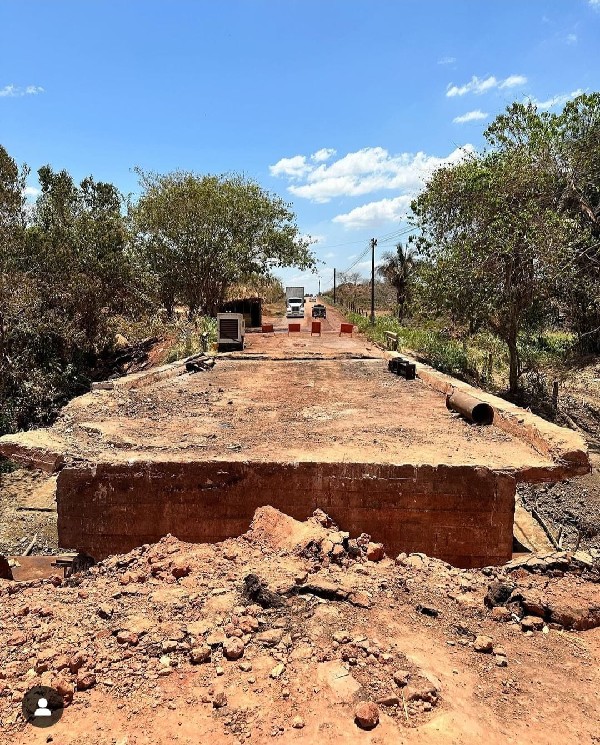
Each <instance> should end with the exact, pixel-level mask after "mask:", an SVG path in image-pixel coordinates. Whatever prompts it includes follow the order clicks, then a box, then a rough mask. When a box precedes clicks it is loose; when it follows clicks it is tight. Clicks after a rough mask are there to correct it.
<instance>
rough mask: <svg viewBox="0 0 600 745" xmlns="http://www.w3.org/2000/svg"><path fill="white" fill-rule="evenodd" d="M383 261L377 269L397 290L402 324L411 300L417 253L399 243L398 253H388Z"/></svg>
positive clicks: (399, 316)
mask: <svg viewBox="0 0 600 745" xmlns="http://www.w3.org/2000/svg"><path fill="white" fill-rule="evenodd" d="M382 259H383V261H382V263H381V264H380V265H379V266H378V267H377V273H378V274H379V276H380V277H383V279H385V280H387V281H388V282H389V283H390V284H391V285H392V287H393V288H394V289H395V290H396V305H397V309H398V321H399V322H400V323H402V321H403V319H404V315H405V313H406V309H407V306H408V304H409V302H410V299H411V292H412V285H413V269H414V266H415V263H416V253H415V251H414V250H413V249H412V248H411V247H409V246H406V247H405V246H403V245H402V243H398V244H397V246H396V251H395V252H392V251H386V252H385V253H384V254H383V256H382Z"/></svg>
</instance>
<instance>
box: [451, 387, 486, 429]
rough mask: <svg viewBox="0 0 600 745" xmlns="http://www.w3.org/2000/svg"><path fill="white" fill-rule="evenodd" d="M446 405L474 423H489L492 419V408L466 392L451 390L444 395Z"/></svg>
mask: <svg viewBox="0 0 600 745" xmlns="http://www.w3.org/2000/svg"><path fill="white" fill-rule="evenodd" d="M446 407H447V408H448V409H450V410H451V411H456V412H458V413H459V414H461V416H464V417H465V419H468V420H469V421H470V422H473V423H474V424H491V423H492V422H493V421H494V409H493V408H492V407H491V406H490V405H489V404H486V403H484V402H483V401H479V399H477V398H474V397H473V396H469V394H468V393H461V392H460V391H455V390H453V391H452V393H449V394H448V395H447V396H446Z"/></svg>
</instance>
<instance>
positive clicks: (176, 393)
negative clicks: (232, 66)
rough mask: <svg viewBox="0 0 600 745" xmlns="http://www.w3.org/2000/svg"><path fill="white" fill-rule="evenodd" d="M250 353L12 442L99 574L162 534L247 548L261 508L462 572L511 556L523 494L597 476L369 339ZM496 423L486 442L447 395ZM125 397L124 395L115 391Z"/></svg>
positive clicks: (139, 383) (280, 338) (156, 377)
mask: <svg viewBox="0 0 600 745" xmlns="http://www.w3.org/2000/svg"><path fill="white" fill-rule="evenodd" d="M272 320H273V321H274V325H275V333H274V334H272V335H267V334H260V333H250V334H248V335H247V337H246V341H247V344H246V349H245V350H244V352H236V353H231V354H226V355H219V356H218V357H217V361H216V364H215V366H214V368H213V369H212V370H210V371H206V372H197V373H193V374H188V373H186V372H185V366H184V365H182V364H181V363H174V364H173V365H171V366H168V367H165V368H163V369H161V370H160V371H152V372H151V373H149V374H148V373H142V374H139V375H138V376H133V377H132V378H131V379H128V378H123V379H121V380H118V381H115V383H114V384H113V385H108V386H106V387H107V388H108V389H107V390H101V389H100V390H95V391H93V392H91V393H89V394H86V395H84V396H81V397H79V398H77V399H75V400H73V401H71V403H70V404H68V405H67V406H66V407H65V408H64V410H63V412H62V414H61V416H60V418H59V419H58V421H57V422H56V423H55V424H54V426H53V427H51V428H49V429H46V430H35V431H32V432H27V433H22V434H19V435H13V436H6V437H4V438H0V453H2V454H3V455H4V456H6V457H10V458H13V459H14V460H16V461H18V462H21V463H23V464H25V465H30V466H33V467H41V468H43V469H45V470H47V471H58V472H59V473H58V480H57V508H58V531H59V544H60V545H61V546H63V547H66V548H74V549H77V550H83V551H85V552H86V553H89V554H91V555H92V556H93V557H94V558H96V559H101V558H104V557H106V556H107V555H110V554H115V553H122V552H126V551H129V550H130V549H132V548H134V547H135V546H138V545H141V544H145V543H151V542H154V541H156V540H158V539H159V538H160V537H161V536H163V535H166V534H167V533H172V534H174V535H176V536H177V537H178V538H180V539H181V540H184V541H190V542H207V541H208V542H214V541H220V540H223V539H225V538H227V537H233V536H237V535H240V534H242V533H244V532H245V531H246V530H247V528H248V526H249V523H250V521H251V519H252V516H253V514H254V511H255V510H256V508H257V507H260V506H263V505H272V506H273V507H276V508H277V509H279V510H281V511H283V512H285V513H287V514H289V515H291V516H293V517H295V518H297V519H305V518H307V517H308V516H309V515H310V514H311V513H312V512H313V510H314V509H315V508H317V507H319V508H321V509H323V510H324V511H325V512H327V513H328V514H330V515H331V517H332V518H333V519H334V520H335V521H336V522H337V523H338V524H339V525H340V527H341V528H342V529H343V530H347V531H350V532H352V533H353V534H355V533H361V532H365V533H369V534H372V535H374V536H376V537H377V540H381V541H382V542H383V543H384V545H385V547H386V549H387V551H388V552H389V553H398V552H400V551H406V552H413V551H422V552H424V553H427V554H429V555H432V556H436V557H439V558H442V559H444V560H446V561H448V562H450V563H452V564H455V565H457V566H462V567H475V566H485V565H490V564H495V563H502V562H505V561H507V560H508V559H510V558H511V554H512V546H513V516H514V503H515V502H514V497H515V487H516V483H517V482H518V481H556V480H559V479H564V478H568V477H569V476H572V475H577V474H581V473H585V472H587V471H588V470H589V462H588V458H587V453H586V448H585V444H584V442H583V441H582V439H581V438H580V437H579V435H578V434H576V433H574V432H571V431H570V430H565V429H562V428H559V427H556V426H554V425H552V424H549V423H548V422H545V421H543V420H541V419H539V418H537V417H535V416H533V415H532V414H530V413H528V412H526V411H524V410H522V409H518V408H517V407H514V406H512V405H510V404H508V403H506V402H504V401H501V400H500V399H497V398H494V397H493V396H489V395H486V394H483V393H482V392H477V391H473V389H470V388H469V386H466V385H465V384H462V383H459V382H458V381H455V380H452V379H451V378H448V377H446V376H444V375H441V374H440V373H437V372H435V371H433V370H431V368H428V367H427V366H423V365H417V374H418V378H417V379H416V380H413V381H407V380H404V379H403V378H399V377H397V376H394V375H391V374H390V373H389V372H388V370H387V359H386V354H387V353H384V352H382V351H381V350H380V349H378V348H377V347H375V346H374V345H372V344H370V343H368V342H366V341H365V339H364V338H361V337H358V338H357V337H356V336H354V337H352V338H351V337H349V336H342V337H340V336H339V335H338V330H339V326H340V322H341V320H342V319H341V317H340V316H339V314H338V313H337V312H336V311H334V310H333V309H328V318H327V319H326V320H325V321H324V322H323V324H322V334H321V336H311V335H310V321H311V319H310V305H308V304H307V310H306V316H305V320H304V322H303V324H302V330H301V332H300V333H296V334H289V335H288V333H287V321H286V319H284V318H279V319H272ZM453 385H455V386H457V387H459V388H462V389H468V390H469V391H470V392H471V393H474V395H478V396H479V397H480V398H482V399H484V400H485V401H487V402H488V403H491V404H492V405H493V406H494V408H495V411H496V416H495V419H494V424H493V425H492V426H490V427H477V426H475V425H471V424H469V423H467V422H466V421H464V420H463V419H461V418H460V417H459V416H458V415H456V414H454V413H451V412H449V411H448V410H447V409H446V406H445V396H444V393H445V392H446V391H448V390H449V389H450V388H451V387H452V386H453ZM111 388H112V389H111Z"/></svg>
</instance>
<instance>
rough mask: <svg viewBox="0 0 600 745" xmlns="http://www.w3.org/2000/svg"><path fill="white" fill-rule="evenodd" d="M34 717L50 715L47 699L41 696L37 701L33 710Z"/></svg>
mask: <svg viewBox="0 0 600 745" xmlns="http://www.w3.org/2000/svg"><path fill="white" fill-rule="evenodd" d="M33 716H34V717H51V716H52V712H51V711H50V709H49V708H48V699H45V698H41V699H40V700H39V701H38V707H37V709H36V710H35V714H34V715H33Z"/></svg>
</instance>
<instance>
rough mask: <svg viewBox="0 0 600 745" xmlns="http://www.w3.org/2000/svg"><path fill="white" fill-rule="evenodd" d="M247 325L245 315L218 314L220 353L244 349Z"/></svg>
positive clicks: (218, 344) (218, 345) (218, 346)
mask: <svg viewBox="0 0 600 745" xmlns="http://www.w3.org/2000/svg"><path fill="white" fill-rule="evenodd" d="M245 334H246V323H245V321H244V314H243V313H217V348H218V350H219V352H226V351H231V350H232V349H243V348H244V336H245Z"/></svg>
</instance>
